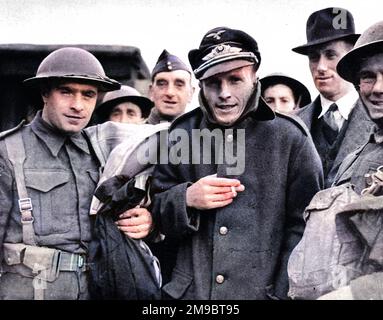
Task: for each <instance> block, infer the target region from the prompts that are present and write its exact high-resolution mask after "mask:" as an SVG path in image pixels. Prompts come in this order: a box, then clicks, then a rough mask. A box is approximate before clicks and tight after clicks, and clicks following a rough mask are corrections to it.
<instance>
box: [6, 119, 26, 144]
mask: <svg viewBox="0 0 383 320" xmlns="http://www.w3.org/2000/svg"><path fill="white" fill-rule="evenodd" d="M24 125H25V119H24V120H22V121H21V122H20V123H19V124H18V125H17V126H16V127H14V128H12V129H9V130H6V131H3V132H0V139H4V138H5V137H7V136H9V135H11V134H12V133H14V132H16V131H18V130H20V129H21V128H22V127H23V126H24Z"/></svg>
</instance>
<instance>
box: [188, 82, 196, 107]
mask: <svg viewBox="0 0 383 320" xmlns="http://www.w3.org/2000/svg"><path fill="white" fill-rule="evenodd" d="M194 93H195V87H194V86H191V87H190V94H189V99H188V103H191V102H192V100H193V96H194Z"/></svg>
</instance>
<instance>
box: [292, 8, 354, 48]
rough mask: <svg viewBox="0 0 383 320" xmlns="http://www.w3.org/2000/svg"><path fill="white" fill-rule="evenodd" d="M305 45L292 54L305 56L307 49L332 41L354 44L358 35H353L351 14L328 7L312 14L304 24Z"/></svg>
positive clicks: (344, 10)
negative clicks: (346, 41) (345, 41)
mask: <svg viewBox="0 0 383 320" xmlns="http://www.w3.org/2000/svg"><path fill="white" fill-rule="evenodd" d="M306 37H307V43H306V44H304V45H301V46H299V47H296V48H293V49H292V50H293V51H294V52H297V53H300V54H304V55H307V52H308V49H309V48H310V47H312V46H316V45H319V44H322V43H326V42H329V41H334V40H348V41H350V42H351V43H355V42H356V40H357V39H358V37H359V34H356V33H355V24H354V18H353V16H352V14H351V13H350V12H349V11H348V10H346V9H343V8H335V7H330V8H326V9H322V10H319V11H315V12H313V13H312V14H311V15H310V16H309V18H308V19H307V23H306Z"/></svg>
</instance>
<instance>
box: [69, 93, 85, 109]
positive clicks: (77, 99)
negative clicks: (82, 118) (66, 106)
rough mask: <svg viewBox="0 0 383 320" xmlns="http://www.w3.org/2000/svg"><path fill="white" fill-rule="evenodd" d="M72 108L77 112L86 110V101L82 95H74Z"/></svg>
mask: <svg viewBox="0 0 383 320" xmlns="http://www.w3.org/2000/svg"><path fill="white" fill-rule="evenodd" d="M71 108H72V109H73V110H76V111H77V112H81V111H82V110H84V101H83V98H82V95H81V94H76V95H74V97H73V103H72V106H71Z"/></svg>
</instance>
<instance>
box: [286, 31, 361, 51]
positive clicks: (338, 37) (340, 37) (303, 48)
mask: <svg viewBox="0 0 383 320" xmlns="http://www.w3.org/2000/svg"><path fill="white" fill-rule="evenodd" d="M359 37H360V34H357V33H352V34H344V35H335V36H333V37H326V38H322V39H318V40H315V41H311V42H308V43H306V44H304V45H301V46H299V47H295V48H293V49H291V50H292V51H294V52H296V53H299V54H303V55H307V54H308V50H309V49H310V48H312V47H314V46H317V45H320V44H323V43H326V42H330V41H335V40H350V41H351V42H352V43H354V44H355V42H356V41H357V40H358V38H359Z"/></svg>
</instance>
